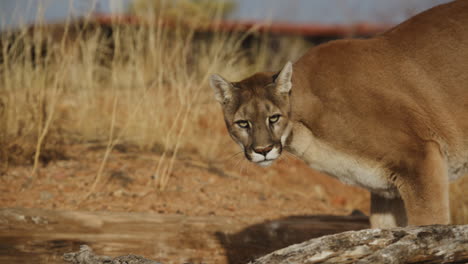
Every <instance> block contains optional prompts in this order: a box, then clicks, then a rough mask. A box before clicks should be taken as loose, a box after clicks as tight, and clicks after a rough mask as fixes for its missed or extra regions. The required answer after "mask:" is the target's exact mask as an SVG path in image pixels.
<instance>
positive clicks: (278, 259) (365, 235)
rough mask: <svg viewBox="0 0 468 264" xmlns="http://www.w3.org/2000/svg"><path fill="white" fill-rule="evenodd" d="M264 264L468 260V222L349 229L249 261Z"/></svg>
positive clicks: (460, 261) (445, 261)
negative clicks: (467, 223) (358, 229)
mask: <svg viewBox="0 0 468 264" xmlns="http://www.w3.org/2000/svg"><path fill="white" fill-rule="evenodd" d="M266 263H268V264H275V263H288V264H294V263H298V264H299V263H301V264H302V263H307V264H312V263H337V264H342V263H468V225H463V226H442V225H434V226H423V227H407V228H394V229H387V230H385V229H366V230H361V231H348V232H344V233H339V234H335V235H328V236H324V237H320V238H316V239H311V240H309V241H306V242H303V243H300V244H296V245H292V246H289V247H287V248H284V249H280V250H277V251H275V252H273V253H270V254H268V255H266V256H264V257H261V258H259V259H257V260H255V261H253V262H250V264H266Z"/></svg>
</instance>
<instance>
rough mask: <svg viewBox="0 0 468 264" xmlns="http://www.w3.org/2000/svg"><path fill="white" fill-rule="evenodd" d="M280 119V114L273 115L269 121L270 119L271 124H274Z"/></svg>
mask: <svg viewBox="0 0 468 264" xmlns="http://www.w3.org/2000/svg"><path fill="white" fill-rule="evenodd" d="M279 119H280V115H272V116H270V117H269V118H268V121H270V124H274V123H276V122H278V120H279Z"/></svg>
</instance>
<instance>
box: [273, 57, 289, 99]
mask: <svg viewBox="0 0 468 264" xmlns="http://www.w3.org/2000/svg"><path fill="white" fill-rule="evenodd" d="M291 78H292V63H291V62H290V61H288V62H287V63H286V65H284V67H283V69H281V71H280V72H279V73H278V76H277V77H276V79H275V84H276V89H277V91H278V92H280V93H289V91H291V87H292V83H291Z"/></svg>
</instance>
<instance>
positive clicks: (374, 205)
mask: <svg viewBox="0 0 468 264" xmlns="http://www.w3.org/2000/svg"><path fill="white" fill-rule="evenodd" d="M370 211H371V216H370V222H371V227H372V228H391V227H397V226H406V225H407V219H406V212H405V205H404V204H403V200H402V199H401V198H400V197H396V198H391V199H390V198H385V197H382V196H380V195H377V194H374V193H371V210H370Z"/></svg>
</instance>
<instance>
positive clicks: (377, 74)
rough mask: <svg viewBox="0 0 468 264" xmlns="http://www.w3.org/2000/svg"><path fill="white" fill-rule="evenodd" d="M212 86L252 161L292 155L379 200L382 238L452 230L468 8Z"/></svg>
mask: <svg viewBox="0 0 468 264" xmlns="http://www.w3.org/2000/svg"><path fill="white" fill-rule="evenodd" d="M210 84H211V86H212V87H213V89H214V91H215V96H216V99H217V100H218V101H219V102H220V103H221V105H222V108H223V113H224V118H225V121H226V125H227V128H228V131H229V133H230V135H231V136H232V138H233V139H234V140H235V141H236V142H237V143H238V144H239V145H240V146H241V148H242V149H243V151H244V153H245V157H246V158H247V159H248V160H250V161H252V162H255V163H257V164H259V165H262V166H268V165H270V164H271V163H272V162H273V161H274V160H275V159H277V158H278V157H279V156H280V155H281V153H282V151H283V150H287V151H289V152H291V153H293V154H294V155H296V156H297V157H299V158H301V159H302V160H304V161H305V162H306V163H307V164H309V165H310V166H311V167H312V168H314V169H317V170H319V171H322V172H325V173H327V174H329V175H332V176H334V177H336V178H338V179H339V180H341V181H343V182H345V183H349V184H354V185H357V186H361V187H364V188H366V189H368V190H369V191H370V192H371V224H372V227H381V228H382V227H392V226H405V225H408V224H409V225H428V224H448V223H449V222H450V214H449V193H448V192H449V189H448V188H449V181H451V180H454V179H457V178H459V177H460V176H462V175H464V174H466V173H468V1H465V0H459V1H454V2H451V3H449V4H444V5H440V6H437V7H435V8H432V9H430V10H428V11H425V12H423V13H421V14H419V15H417V16H415V17H413V18H411V19H409V20H407V21H406V22H403V23H402V24H400V25H398V26H396V27H394V28H392V29H390V30H389V31H387V32H385V33H383V34H381V35H379V36H376V37H373V38H370V39H365V40H362V39H344V40H337V41H331V42H328V43H326V44H323V45H319V46H316V47H314V48H312V49H311V50H309V51H308V52H307V53H306V54H305V55H304V56H303V57H301V58H300V59H299V60H298V61H297V62H296V63H294V64H291V63H290V62H288V63H287V64H286V65H285V66H284V67H283V69H282V70H281V71H280V72H279V73H277V74H273V73H256V74H254V75H252V76H251V77H248V78H246V79H244V80H242V81H240V82H228V81H226V80H225V79H223V78H222V77H220V76H219V75H212V76H211V80H210Z"/></svg>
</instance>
